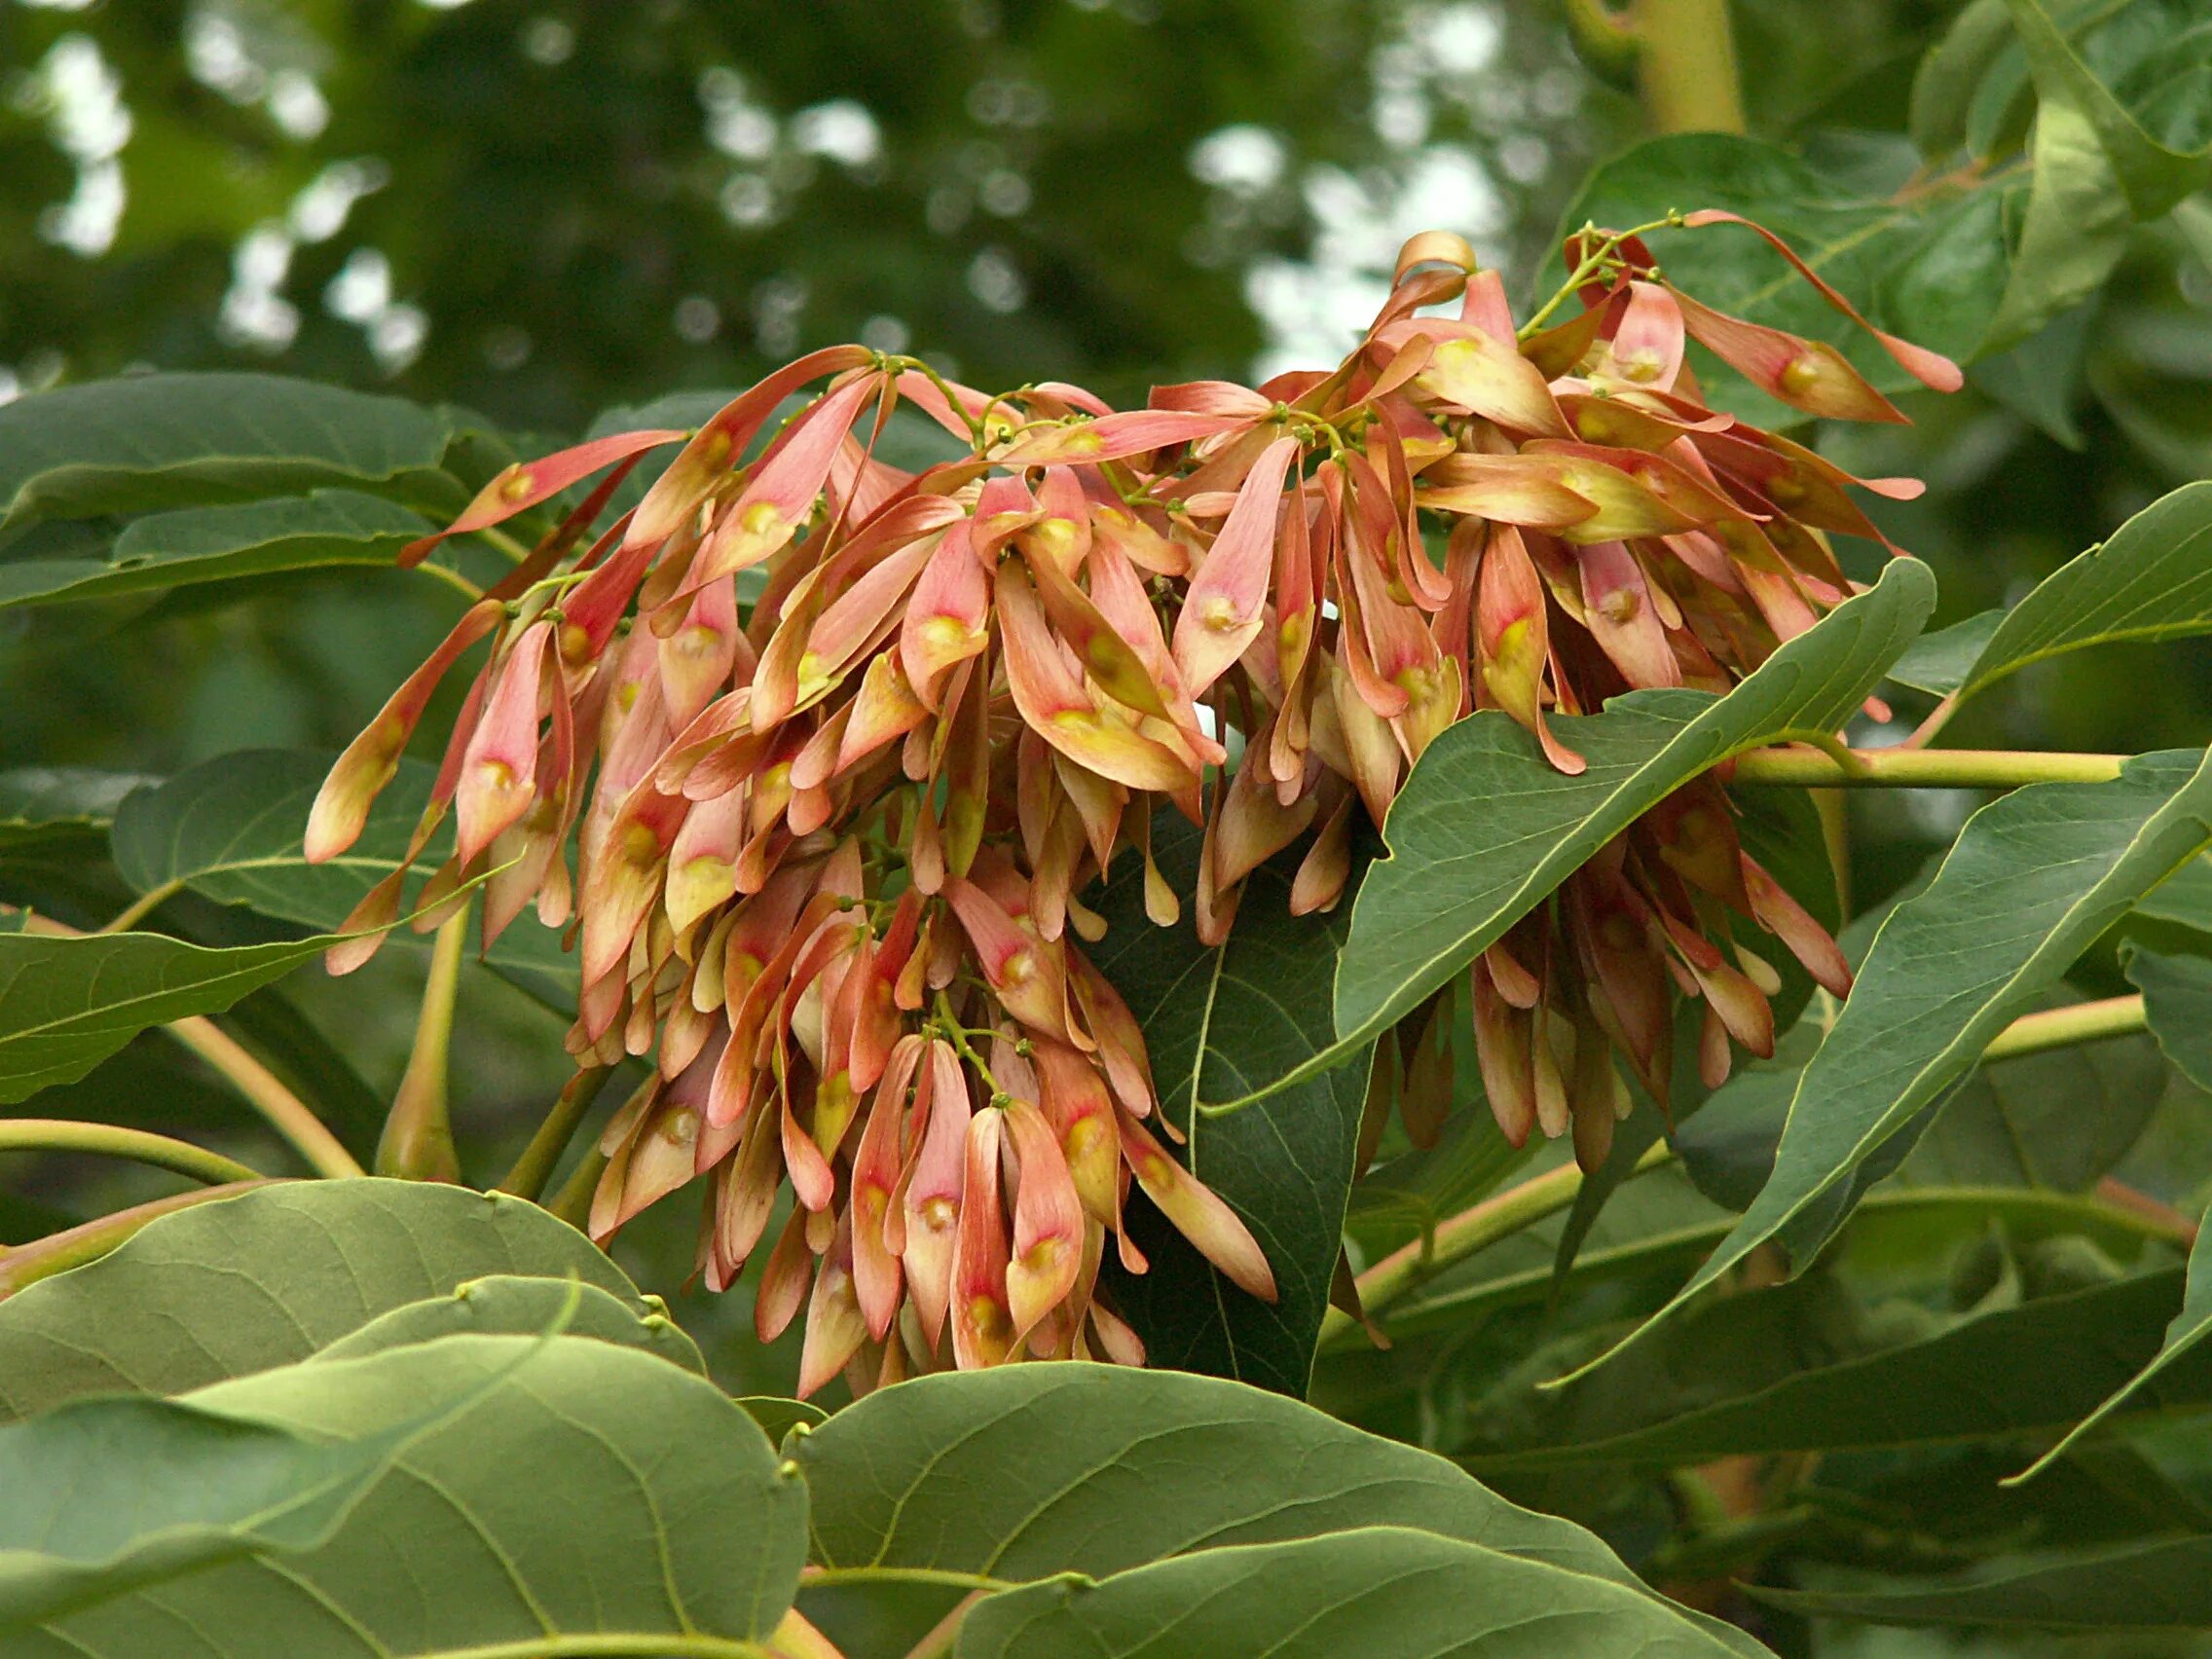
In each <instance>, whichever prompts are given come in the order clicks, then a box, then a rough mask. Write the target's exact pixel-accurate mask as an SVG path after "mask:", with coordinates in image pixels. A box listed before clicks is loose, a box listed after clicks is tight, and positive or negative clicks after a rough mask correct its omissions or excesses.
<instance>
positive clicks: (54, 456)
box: [0, 374, 458, 530]
mask: <svg viewBox="0 0 2212 1659" xmlns="http://www.w3.org/2000/svg"><path fill="white" fill-rule="evenodd" d="M446 437H447V431H446V424H445V423H444V422H443V421H441V420H440V419H439V418H438V417H437V416H435V415H433V414H431V413H430V412H429V411H428V410H425V409H421V408H418V407H417V406H416V405H414V404H412V403H408V402H406V401H404V400H402V399H400V398H396V397H380V396H375V395H372V394H370V393H367V392H359V391H348V390H345V389H343V388H341V387H334V386H321V385H318V384H316V383H314V382H313V381H300V380H287V379H284V378H282V377H280V376H276V375H254V374H168V375H134V376H129V377H126V378H125V379H122V380H110V381H93V382H90V383H88V384H86V385H83V386H71V387H61V388H59V389H58V390H55V391H48V392H41V393H40V394H38V395H37V396H35V397H24V398H18V400H17V401H16V402H14V403H11V404H7V405H5V406H0V530H4V529H6V528H8V527H10V526H12V525H15V524H17V523H18V521H20V520H23V519H26V518H33V517H63V518H76V517H82V516H85V515H88V514H95V513H129V512H144V511H151V510H160V509H166V508H172V507H179V506H184V505H187V504H190V503H194V502H214V501H237V500H241V499H245V498H249V497H253V496H269V495H279V494H291V493H293V492H296V491H301V490H310V489H315V488H318V487H324V486H333V485H336V486H344V485H349V484H351V485H360V484H383V485H391V484H395V483H398V482H400V481H402V480H407V479H409V478H410V475H413V474H428V473H433V472H435V471H436V469H437V467H438V462H439V460H440V458H441V457H442V456H443V454H444V453H445V446H446ZM457 504H458V503H457Z"/></svg>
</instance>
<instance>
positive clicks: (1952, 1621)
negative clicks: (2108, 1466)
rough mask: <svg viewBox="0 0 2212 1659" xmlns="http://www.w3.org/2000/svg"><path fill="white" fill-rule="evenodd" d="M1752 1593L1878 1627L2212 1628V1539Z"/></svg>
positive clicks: (2108, 1632)
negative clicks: (1857, 1584)
mask: <svg viewBox="0 0 2212 1659" xmlns="http://www.w3.org/2000/svg"><path fill="white" fill-rule="evenodd" d="M1758 1594H1759V1595H1760V1596H1761V1598H1763V1599H1765V1600H1768V1601H1771V1602H1774V1603H1775V1604H1778V1605H1781V1606H1785V1607H1788V1608H1791V1609H1793V1610H1795V1611H1797V1612H1800V1613H1805V1614H1810V1615H1813V1616H1816V1617H1826V1618H1843V1619H1867V1620H1871V1621H1873V1622H1874V1623H1877V1624H1894V1625H1987V1626H1991V1627H1994V1628H1998V1629H2012V1630H2051V1631H2075V1632H2082V1633H2095V1634H2098V1635H2102V1636H2108V1637H2109V1636H2115V1635H2117V1634H2118V1633H2120V1632H2122V1631H2171V1630H2212V1538H2206V1537H2192V1538H2168V1539H2161V1540H2159V1541H2158V1542H2156V1543H2149V1544H2139V1545H2134V1546H2131V1547H2128V1548H2122V1549H2107V1550H2097V1551H2093V1552H2091V1551H2081V1552H2076V1553H2073V1554H2069V1555H2061V1556H2050V1557H2045V1558H2043V1559H2041V1560H2038V1561H2035V1562H2033V1564H2032V1565H2028V1566H2025V1567H2023V1566H2021V1565H2019V1564H2018V1563H2004V1564H2000V1565H1999V1567H1996V1568H1995V1569H1994V1570H1984V1571H1982V1572H1979V1573H1976V1574H1975V1575H1974V1576H1973V1577H1972V1578H1971V1579H1968V1580H1965V1581H1963V1582H1954V1583H1949V1584H1936V1585H1929V1586H1927V1587H1925V1588H1921V1589H1914V1590H1873V1591H1814V1592H1799V1593H1789V1592H1784V1591H1774V1590H1761V1591H1760V1592H1758ZM2107 1651H2115V1652H2117V1651H2119V1650H2118V1649H2107Z"/></svg>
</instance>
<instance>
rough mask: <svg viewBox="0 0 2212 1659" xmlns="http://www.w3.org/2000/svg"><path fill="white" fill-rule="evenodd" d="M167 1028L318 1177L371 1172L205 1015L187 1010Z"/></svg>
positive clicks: (295, 1096) (303, 1104)
mask: <svg viewBox="0 0 2212 1659" xmlns="http://www.w3.org/2000/svg"><path fill="white" fill-rule="evenodd" d="M162 1029H163V1030H165V1031H166V1032H167V1033H168V1034H169V1035H170V1036H171V1037H173V1038H174V1039H175V1040H176V1041H177V1042H179V1043H181V1044H183V1045H184V1046H185V1047H186V1048H187V1049H190V1050H191V1051H193V1052H194V1053H196V1054H198V1055H199V1056H200V1057H201V1058H202V1059H203V1060H205V1061H206V1062H207V1063H208V1064H209V1065H210V1066H213V1067H214V1068H215V1070H216V1071H218V1072H220V1073H221V1074H222V1075H223V1078H224V1079H225V1081H227V1082H228V1083H229V1084H230V1086H231V1087H232V1088H235V1089H237V1090H238V1091H239V1092H240V1094H242V1095H244V1096H245V1099H246V1104H247V1105H249V1106H251V1107H252V1108H253V1109H254V1110H255V1111H256V1112H259V1113H260V1114H261V1116H262V1117H263V1119H265V1120H266V1121H267V1122H268V1124H269V1126H270V1127H271V1128H273V1129H275V1130H276V1132H277V1133H278V1134H280V1135H282V1136H283V1137H284V1139H285V1140H286V1142H288V1143H289V1144H290V1146H291V1148H292V1150H293V1151H294V1152H297V1153H298V1154H299V1155H300V1156H301V1157H302V1158H304V1159H306V1160H307V1162H308V1167H309V1168H311V1169H313V1171H314V1172H315V1173H316V1174H317V1175H327V1176H331V1177H333V1178H343V1177H345V1176H349V1175H366V1174H367V1173H368V1171H367V1170H366V1169H363V1168H362V1167H361V1165H360V1162H359V1161H358V1160H356V1159H355V1158H354V1157H353V1155H352V1154H351V1153H350V1152H348V1151H347V1150H346V1146H345V1143H344V1142H343V1141H341V1140H340V1139H339V1138H338V1137H337V1136H336V1135H334V1134H332V1133H331V1132H330V1129H329V1127H328V1125H326V1124H324V1123H323V1121H322V1120H321V1119H320V1118H318V1117H316V1116H315V1115H314V1113H313V1112H312V1111H310V1110H309V1109H308V1105H307V1102H306V1101H304V1100H302V1099H301V1098H300V1097H299V1096H298V1095H296V1094H294V1093H293V1092H292V1091H291V1090H290V1089H288V1088H285V1087H284V1086H283V1085H282V1084H281V1083H279V1082H277V1080H276V1073H274V1072H272V1071H271V1070H270V1069H269V1068H268V1067H267V1066H265V1065H263V1064H262V1063H261V1062H260V1061H259V1060H257V1059H255V1058H254V1057H253V1056H252V1055H251V1054H249V1053H247V1052H246V1051H245V1050H244V1049H242V1048H240V1046H239V1044H238V1042H237V1041H236V1040H235V1039H234V1038H232V1036H231V1035H230V1034H229V1033H228V1032H226V1031H224V1030H223V1029H222V1028H221V1027H219V1026H218V1025H216V1023H215V1022H214V1021H213V1020H211V1019H209V1018H208V1017H207V1016H206V1015H205V1014H187V1015H186V1016H185V1017H184V1018H182V1019H178V1020H172V1021H171V1022H170V1023H169V1024H167V1025H165V1026H164V1027H162Z"/></svg>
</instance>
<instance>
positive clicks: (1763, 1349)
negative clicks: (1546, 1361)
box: [1465, 1268, 2212, 1474]
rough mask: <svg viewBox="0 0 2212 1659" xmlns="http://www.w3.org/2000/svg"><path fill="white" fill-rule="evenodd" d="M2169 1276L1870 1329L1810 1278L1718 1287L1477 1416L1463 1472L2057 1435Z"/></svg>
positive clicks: (2198, 1379)
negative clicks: (1612, 1351) (1577, 1375)
mask: <svg viewBox="0 0 2212 1659" xmlns="http://www.w3.org/2000/svg"><path fill="white" fill-rule="evenodd" d="M2181 1276H2182V1275H2181V1271H2180V1270H2179V1269H2175V1268H2166V1269H2159V1270H2156V1271H2153V1272H2146V1273H2143V1274H2140V1275H2138V1276H2136V1277H2134V1278H2128V1279H2122V1280H2120V1281H2118V1282H2116V1283H2113V1284H2109V1285H2099V1286H2094V1287H2091V1288H2088V1289H2083V1290H2078V1291H2073V1292H2070V1293H2067V1294H2064V1295H2057V1296H2047V1297H2042V1298H2039V1299H2037V1300H2034V1301H2031V1302H2025V1303H2020V1304H2017V1305H2016V1306H2012V1307H2003V1308H1997V1309H1991V1310H1990V1311H1987V1312H1982V1313H1977V1314H1974V1315H1972V1316H1970V1317H1968V1318H1965V1319H1962V1320H1959V1321H1957V1322H1956V1323H1953V1324H1950V1325H1948V1326H1947V1327H1945V1328H1935V1329H1931V1330H1929V1331H1927V1332H1925V1333H1920V1334H1914V1335H1906V1334H1904V1333H1905V1332H1906V1331H1909V1329H1910V1327H1909V1326H1902V1327H1899V1326H1898V1325H1893V1326H1891V1327H1889V1328H1887V1329H1885V1328H1884V1327H1881V1326H1878V1325H1872V1324H1868V1323H1866V1322H1865V1320H1866V1317H1867V1316H1866V1315H1864V1314H1862V1313H1861V1312H1859V1311H1858V1310H1856V1309H1851V1308H1850V1307H1849V1306H1848V1305H1847V1303H1846V1302H1845V1300H1844V1299H1843V1298H1842V1297H1841V1296H1840V1295H1839V1294H1838V1293H1837V1291H1836V1290H1835V1288H1834V1287H1833V1286H1831V1285H1830V1284H1828V1283H1827V1282H1826V1281H1825V1279H1823V1278H1820V1277H1815V1278H1811V1279H1800V1280H1798V1281H1795V1282H1793V1283H1789V1284H1785V1285H1781V1286H1777V1287H1775V1288H1772V1289H1768V1290H1759V1291H1751V1292H1747V1293H1745V1294H1742V1295H1738V1296H1730V1297H1724V1298H1721V1299H1719V1300H1718V1301H1715V1302H1712V1303H1709V1304H1706V1305H1701V1307H1700V1308H1698V1309H1693V1310H1692V1311H1690V1312H1688V1313H1685V1314H1683V1315H1682V1316H1681V1317H1680V1318H1679V1319H1678V1320H1677V1321H1675V1322H1674V1323H1673V1324H1671V1325H1669V1326H1667V1327H1664V1328H1662V1329H1661V1330H1660V1331H1659V1332H1658V1334H1657V1335H1656V1336H1654V1337H1653V1338H1652V1339H1651V1340H1650V1341H1649V1342H1647V1343H1644V1344H1642V1345H1641V1346H1638V1347H1635V1348H1632V1349H1630V1350H1629V1351H1628V1352H1627V1353H1625V1354H1623V1355H1622V1356H1621V1357H1620V1358H1619V1359H1618V1360H1617V1361H1615V1362H1614V1363H1612V1364H1610V1365H1606V1366H1604V1367H1601V1368H1600V1369H1599V1370H1597V1371H1596V1372H1593V1373H1591V1374H1590V1375H1588V1376H1585V1377H1583V1378H1581V1379H1579V1380H1578V1381H1576V1382H1573V1383H1568V1384H1567V1386H1565V1387H1564V1388H1560V1389H1556V1390H1552V1391H1548V1392H1545V1393H1539V1394H1531V1395H1525V1396H1523V1397H1522V1398H1521V1399H1519V1400H1518V1401H1516V1402H1514V1408H1513V1409H1512V1410H1510V1411H1505V1410H1502V1409H1501V1410H1498V1411H1495V1412H1493V1413H1491V1414H1487V1415H1485V1416H1484V1417H1483V1418H1482V1419H1480V1420H1478V1421H1477V1422H1476V1423H1475V1424H1474V1425H1473V1426H1474V1427H1475V1429H1476V1431H1477V1433H1478V1434H1479V1435H1481V1437H1482V1438H1480V1439H1479V1440H1477V1441H1476V1442H1475V1443H1474V1444H1473V1445H1471V1446H1469V1447H1467V1448H1465V1450H1466V1451H1468V1452H1469V1453H1471V1454H1473V1456H1470V1458H1469V1459H1468V1467H1470V1468H1472V1469H1473V1470H1474V1471H1475V1472H1476V1473H1477V1474H1486V1473H1489V1472H1491V1471H1493V1470H1503V1469H1533V1468H1551V1467H1564V1466H1569V1465H1573V1464H1577V1463H1591V1462H1597V1463H1622V1462H1646V1463H1660V1464H1669V1465H1678V1464H1690V1463H1701V1462H1706V1461H1708V1460H1710V1459H1712V1458H1714V1457H1722V1456H1734V1455H1736V1454H1739V1453H1742V1454H1765V1453H1773V1452H1790V1451H1806V1452H1818V1451H1839V1450H1850V1449H1864V1448H1872V1447H1885V1446H1891V1447H1894V1446H1909V1445H1916V1444H1932V1443H1938V1442H1948V1441H1962V1440H1972V1439H1984V1438H2006V1437H2013V1436H2023V1435H2027V1434H2031V1433H2037V1432H2047V1431H2050V1430H2053V1429H2061V1428H2065V1427H2067V1426H2069V1425H2070V1424H2072V1423H2073V1422H2074V1421H2075V1420H2076V1419H2078V1418H2079V1417H2080V1416H2081V1415H2082V1414H2083V1412H2084V1411H2086V1410H2088V1409H2090V1408H2092V1407H2093V1406H2094V1405H2095V1404H2096V1402H2097V1401H2099V1400H2101V1399H2103V1398H2104V1397H2105V1395H2106V1394H2107V1393H2109V1392H2110V1391H2111V1390H2112V1388H2114V1387H2115V1386H2116V1385H2117V1384H2118V1383H2122V1382H2124V1381H2125V1380H2126V1379H2127V1378H2128V1377H2130V1376H2131V1375H2133V1373H2134V1372H2135V1371H2136V1370H2137V1369H2138V1368H2139V1367H2140V1366H2141V1365H2142V1364H2143V1363H2144V1361H2145V1360H2146V1359H2147V1358H2148V1356H2149V1355H2150V1354H2152V1353H2153V1352H2155V1351H2157V1344H2158V1332H2159V1330H2160V1328H2161V1327H2162V1326H2163V1324H2164V1323H2165V1321H2166V1320H2167V1319H2168V1318H2170V1317H2171V1316H2172V1313H2173V1309H2174V1304H2175V1301H2176V1299H2177V1298H2178V1297H2179V1296H2180V1294H2181ZM1930 1323H1931V1325H1932V1326H1933V1325H1934V1324H1935V1321H1934V1320H1933V1319H1931V1320H1930ZM2206 1400H2212V1360H2198V1361H2195V1362H2193V1363H2191V1364H2190V1365H2188V1366H2186V1367H2181V1368H2177V1369H2174V1370H2170V1371H2168V1372H2167V1373H2166V1374H2165V1377H2164V1378H2163V1380H2162V1382H2161V1383H2160V1385H2159V1387H2158V1388H2157V1390H2155V1391H2154V1392H2153V1393H2152V1394H2150V1395H2149V1396H2147V1397H2144V1398H2142V1399H2140V1400H2139V1401H2138V1402H2137V1407H2138V1409H2168V1410H2170V1409H2172V1408H2174V1407H2176V1406H2187V1405H2196V1404H2201V1403H2202V1402H2204V1401H2206Z"/></svg>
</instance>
